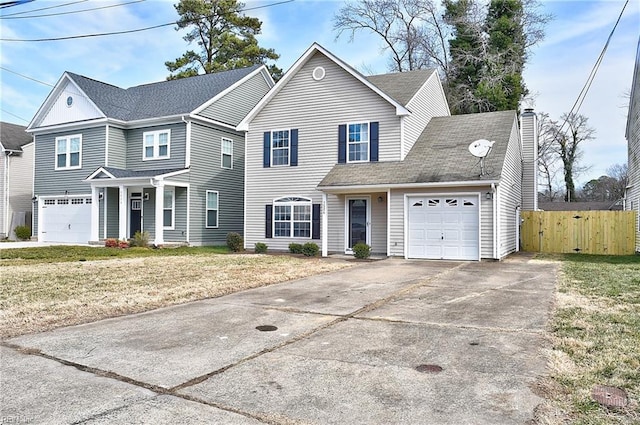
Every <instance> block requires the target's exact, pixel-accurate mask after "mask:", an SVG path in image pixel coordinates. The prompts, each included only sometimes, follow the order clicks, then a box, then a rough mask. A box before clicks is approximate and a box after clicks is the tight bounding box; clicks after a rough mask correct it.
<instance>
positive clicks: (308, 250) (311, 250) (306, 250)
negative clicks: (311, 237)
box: [302, 242, 320, 257]
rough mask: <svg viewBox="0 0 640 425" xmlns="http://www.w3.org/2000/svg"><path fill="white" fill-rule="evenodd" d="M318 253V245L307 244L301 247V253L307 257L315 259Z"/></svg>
mask: <svg viewBox="0 0 640 425" xmlns="http://www.w3.org/2000/svg"><path fill="white" fill-rule="evenodd" d="M319 252H320V248H318V245H317V244H315V243H313V242H307V243H306V244H304V245H302V253H303V254H304V255H306V256H307V257H315V256H316V255H318V253H319Z"/></svg>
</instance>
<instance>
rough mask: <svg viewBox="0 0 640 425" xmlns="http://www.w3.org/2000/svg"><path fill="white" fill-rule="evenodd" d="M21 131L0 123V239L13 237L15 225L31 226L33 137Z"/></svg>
mask: <svg viewBox="0 0 640 425" xmlns="http://www.w3.org/2000/svg"><path fill="white" fill-rule="evenodd" d="M25 130H26V127H24V126H22V125H17V124H11V123H8V122H3V123H0V153H1V154H2V158H0V238H9V239H15V236H16V235H15V232H14V231H15V228H16V226H29V227H31V211H32V202H31V198H32V196H33V137H31V135H30V134H29V133H27V132H26V131H25Z"/></svg>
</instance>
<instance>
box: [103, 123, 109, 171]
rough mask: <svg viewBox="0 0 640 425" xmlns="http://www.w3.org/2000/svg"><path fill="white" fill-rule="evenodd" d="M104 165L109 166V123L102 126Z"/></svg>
mask: <svg viewBox="0 0 640 425" xmlns="http://www.w3.org/2000/svg"><path fill="white" fill-rule="evenodd" d="M104 166H105V167H108V166H109V124H107V125H105V126H104Z"/></svg>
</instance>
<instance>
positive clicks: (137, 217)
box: [129, 199, 142, 238]
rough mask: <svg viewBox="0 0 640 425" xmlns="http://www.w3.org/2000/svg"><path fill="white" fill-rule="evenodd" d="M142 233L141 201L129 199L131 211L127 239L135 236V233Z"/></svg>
mask: <svg viewBox="0 0 640 425" xmlns="http://www.w3.org/2000/svg"><path fill="white" fill-rule="evenodd" d="M141 231H142V199H131V209H130V213H129V237H130V238H132V237H134V236H135V234H136V232H141Z"/></svg>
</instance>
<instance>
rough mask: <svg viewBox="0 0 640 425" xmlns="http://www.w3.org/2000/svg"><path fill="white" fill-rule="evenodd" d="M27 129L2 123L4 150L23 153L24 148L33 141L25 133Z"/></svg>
mask: <svg viewBox="0 0 640 425" xmlns="http://www.w3.org/2000/svg"><path fill="white" fill-rule="evenodd" d="M26 129H27V127H25V126H22V125H18V124H11V123H9V122H0V144H1V145H2V149H4V150H8V151H16V152H21V151H22V146H24V145H26V144H29V143H31V142H32V141H33V137H32V136H31V135H30V134H29V133H27V132H26V131H25V130H26Z"/></svg>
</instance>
